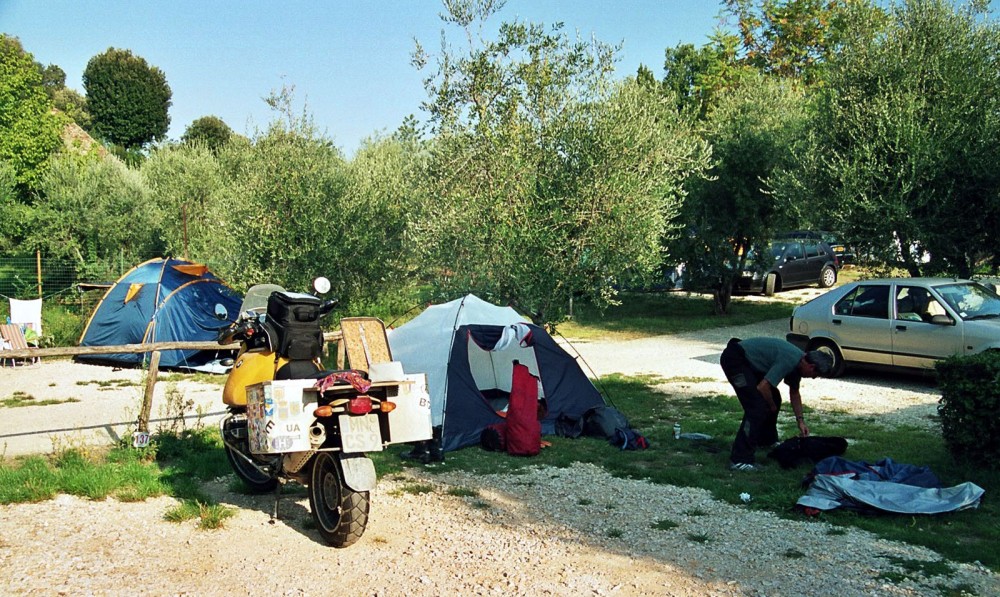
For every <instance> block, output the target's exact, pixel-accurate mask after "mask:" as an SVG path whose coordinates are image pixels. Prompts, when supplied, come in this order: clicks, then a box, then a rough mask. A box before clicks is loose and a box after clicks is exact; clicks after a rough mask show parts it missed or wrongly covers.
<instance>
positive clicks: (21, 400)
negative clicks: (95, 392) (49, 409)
mask: <svg viewBox="0 0 1000 597" xmlns="http://www.w3.org/2000/svg"><path fill="white" fill-rule="evenodd" d="M79 401H80V400H79V399H78V398H62V399H57V398H48V399H45V400H36V399H35V397H34V396H32V395H31V394H26V393H25V392H21V391H17V392H14V393H13V394H11V395H10V398H4V399H3V400H0V406H6V407H8V408H17V407H20V406H47V405H49V404H63V403H64V402H79Z"/></svg>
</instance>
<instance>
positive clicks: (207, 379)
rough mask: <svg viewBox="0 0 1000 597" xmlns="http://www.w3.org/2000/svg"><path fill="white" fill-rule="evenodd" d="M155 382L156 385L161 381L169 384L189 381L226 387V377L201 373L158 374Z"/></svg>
mask: <svg viewBox="0 0 1000 597" xmlns="http://www.w3.org/2000/svg"><path fill="white" fill-rule="evenodd" d="M156 381H157V383H159V382H163V381H165V382H169V383H177V382H181V381H190V382H196V383H204V384H210V385H216V386H219V387H222V386H224V385H226V376H225V375H216V374H214V373H202V372H191V373H181V372H176V371H174V372H171V373H160V374H159V375H157V377H156Z"/></svg>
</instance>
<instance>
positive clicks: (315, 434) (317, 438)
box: [309, 422, 326, 448]
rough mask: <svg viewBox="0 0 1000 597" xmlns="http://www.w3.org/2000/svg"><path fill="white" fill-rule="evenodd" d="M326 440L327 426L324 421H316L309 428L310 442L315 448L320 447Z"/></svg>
mask: <svg viewBox="0 0 1000 597" xmlns="http://www.w3.org/2000/svg"><path fill="white" fill-rule="evenodd" d="M325 441H326V427H323V424H322V423H319V422H316V423H313V424H312V427H310V428H309V443H310V444H312V446H313V447H314V448H318V447H320V446H322V445H323V442H325Z"/></svg>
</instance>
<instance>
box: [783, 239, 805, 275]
mask: <svg viewBox="0 0 1000 597" xmlns="http://www.w3.org/2000/svg"><path fill="white" fill-rule="evenodd" d="M807 269H808V263H807V261H806V255H805V250H804V249H803V246H802V243H801V242H799V241H798V240H790V241H788V242H786V243H785V251H784V253H782V256H781V257H780V258H779V262H778V273H779V274H780V275H781V283H782V286H798V285H799V284H802V283H803V280H804V279H805V275H806V270H807Z"/></svg>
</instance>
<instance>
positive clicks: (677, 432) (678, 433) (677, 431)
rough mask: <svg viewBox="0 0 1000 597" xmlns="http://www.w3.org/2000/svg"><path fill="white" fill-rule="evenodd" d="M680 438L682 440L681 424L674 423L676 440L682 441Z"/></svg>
mask: <svg viewBox="0 0 1000 597" xmlns="http://www.w3.org/2000/svg"><path fill="white" fill-rule="evenodd" d="M680 438H681V424H680V423H679V422H678V423H674V439H680Z"/></svg>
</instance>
